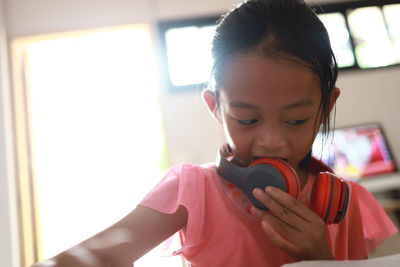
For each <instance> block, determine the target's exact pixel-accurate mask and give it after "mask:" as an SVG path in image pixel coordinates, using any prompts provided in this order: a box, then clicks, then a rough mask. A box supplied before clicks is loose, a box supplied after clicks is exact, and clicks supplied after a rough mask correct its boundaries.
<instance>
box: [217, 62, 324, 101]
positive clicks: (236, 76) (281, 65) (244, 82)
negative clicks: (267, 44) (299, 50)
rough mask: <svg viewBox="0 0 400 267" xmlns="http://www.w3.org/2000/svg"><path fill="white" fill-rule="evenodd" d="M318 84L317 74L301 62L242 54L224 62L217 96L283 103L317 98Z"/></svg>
mask: <svg viewBox="0 0 400 267" xmlns="http://www.w3.org/2000/svg"><path fill="white" fill-rule="evenodd" d="M320 88H321V85H320V80H319V77H318V76H317V75H316V74H315V73H314V72H313V71H312V70H311V68H310V67H308V66H307V65H306V64H305V63H304V64H300V63H298V62H295V61H291V60H289V59H284V58H271V57H264V56H261V55H257V54H244V55H237V56H235V57H234V58H233V59H232V60H231V62H230V64H229V65H228V67H227V69H226V75H225V78H224V81H223V83H222V92H221V97H223V98H225V99H226V100H228V101H237V100H240V101H243V102H250V103H252V104H259V105H264V104H265V103H264V102H268V104H271V103H276V104H282V105H283V104H290V103H291V102H295V101H299V100H305V99H312V100H315V101H318V100H319V99H320V96H321V89H320ZM272 100H273V101H272Z"/></svg>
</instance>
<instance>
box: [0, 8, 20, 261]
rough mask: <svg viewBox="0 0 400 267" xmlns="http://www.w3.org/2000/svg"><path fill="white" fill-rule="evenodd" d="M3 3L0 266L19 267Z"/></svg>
mask: <svg viewBox="0 0 400 267" xmlns="http://www.w3.org/2000/svg"><path fill="white" fill-rule="evenodd" d="M3 11H4V10H3V1H2V0H0V148H1V149H0V266H10V267H13V266H19V257H18V234H17V217H16V212H17V209H16V201H15V200H16V196H15V188H14V185H15V184H14V181H15V179H13V178H14V175H13V166H12V163H11V162H12V160H13V154H12V138H11V137H12V136H11V120H10V101H9V99H10V91H9V79H8V75H9V74H8V71H7V70H8V61H7V57H8V55H7V49H8V45H7V40H6V34H5V29H4V21H3V18H4V15H3V14H4V13H3Z"/></svg>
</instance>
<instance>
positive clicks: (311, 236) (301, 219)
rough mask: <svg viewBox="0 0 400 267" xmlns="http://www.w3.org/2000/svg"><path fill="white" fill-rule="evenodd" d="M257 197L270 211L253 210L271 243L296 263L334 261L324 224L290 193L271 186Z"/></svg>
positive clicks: (255, 191) (258, 192) (255, 194)
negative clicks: (297, 261)
mask: <svg viewBox="0 0 400 267" xmlns="http://www.w3.org/2000/svg"><path fill="white" fill-rule="evenodd" d="M253 194H254V196H255V197H256V198H257V199H258V200H259V201H261V202H262V203H263V204H264V205H265V206H267V207H268V208H269V209H270V210H269V211H263V210H260V209H257V208H256V207H252V209H251V213H252V214H253V215H255V216H257V217H259V218H260V219H261V226H262V228H263V230H264V231H265V233H266V234H267V236H268V237H269V239H270V240H271V242H272V243H273V244H274V245H275V246H277V247H278V248H280V249H282V250H283V251H285V252H286V253H287V254H289V255H290V256H292V257H293V258H294V259H295V260H333V259H334V257H333V255H332V253H331V252H330V250H329V246H328V241H327V236H326V226H325V223H324V221H323V220H322V219H321V218H320V217H319V216H318V215H317V214H315V213H314V212H313V211H311V210H310V209H309V208H307V207H306V206H305V205H304V204H303V203H301V202H300V201H299V200H297V199H295V198H294V197H292V196H291V195H289V194H288V193H286V192H284V191H282V190H280V189H278V188H274V187H272V186H268V187H267V188H266V190H265V191H263V190H261V189H259V188H256V189H254V191H253Z"/></svg>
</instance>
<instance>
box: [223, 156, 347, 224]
mask: <svg viewBox="0 0 400 267" xmlns="http://www.w3.org/2000/svg"><path fill="white" fill-rule="evenodd" d="M216 163H217V172H218V174H219V175H221V176H222V177H223V178H225V179H226V180H228V181H229V182H231V183H233V184H234V185H236V186H238V187H239V188H240V189H241V190H242V191H243V193H245V194H246V196H247V197H248V198H249V200H250V201H251V202H252V203H253V204H254V205H255V206H256V207H257V208H260V209H263V210H267V209H268V208H267V207H266V206H265V205H264V204H262V203H261V202H260V201H258V200H257V199H256V198H255V197H254V196H253V190H254V189H255V188H261V189H262V190H264V189H265V187H267V186H274V187H277V188H279V189H281V190H283V191H285V192H287V193H289V194H290V195H291V196H293V197H295V198H297V199H299V197H300V179H299V177H298V176H297V174H296V172H295V170H294V169H293V168H292V167H291V166H290V165H289V164H288V163H287V162H285V161H283V160H280V159H269V158H264V159H258V160H256V161H254V162H253V163H252V164H250V166H248V167H239V166H237V165H235V164H234V163H232V162H230V161H228V160H227V159H225V158H224V157H223V156H221V153H220V152H218V154H217V162H216ZM349 195H350V193H349V186H348V184H347V183H346V182H345V181H344V180H342V179H339V178H338V177H336V176H335V175H334V174H332V173H330V172H320V173H319V174H318V175H317V178H316V179H315V182H314V185H313V189H312V193H311V209H312V210H313V211H314V212H315V213H316V214H318V215H319V216H320V217H321V218H322V219H323V220H324V221H325V223H326V224H331V223H338V222H340V221H341V220H342V219H343V218H344V217H345V215H346V212H347V206H348V202H349Z"/></svg>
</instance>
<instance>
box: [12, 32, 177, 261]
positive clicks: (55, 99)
mask: <svg viewBox="0 0 400 267" xmlns="http://www.w3.org/2000/svg"><path fill="white" fill-rule="evenodd" d="M13 62H14V73H15V74H16V75H15V77H14V81H15V89H16V90H15V91H16V92H15V102H16V110H15V114H16V119H17V120H16V128H17V135H18V139H17V140H18V141H17V144H18V149H17V150H18V151H17V153H18V157H19V158H18V162H19V164H20V166H19V178H20V189H21V191H20V192H21V194H20V197H21V203H22V206H21V209H22V214H21V216H22V226H23V238H24V239H23V243H24V246H23V248H24V252H25V253H24V255H25V259H24V260H23V263H24V266H29V265H30V264H31V263H32V262H33V261H37V260H43V259H45V258H48V257H51V256H53V255H55V254H57V253H59V252H61V251H63V250H65V249H67V248H69V247H71V246H73V245H75V244H76V243H78V242H80V241H82V240H84V239H86V238H88V237H90V236H91V235H93V234H95V233H97V232H98V231H101V230H102V229H104V228H106V227H107V226H109V225H111V224H113V223H114V222H116V221H117V220H119V219H120V218H122V217H123V216H124V215H126V214H127V213H128V212H130V211H131V210H132V209H134V208H135V206H136V204H137V203H138V202H139V201H140V200H141V198H143V197H144V195H145V194H146V193H147V192H148V191H149V190H150V189H151V188H152V187H153V186H154V185H155V184H156V183H157V182H158V181H159V179H160V178H161V175H162V172H163V171H164V170H165V168H166V167H167V158H166V151H165V143H164V133H163V127H162V117H161V111H160V107H159V104H158V102H159V99H158V92H157V88H156V82H155V81H156V80H157V77H156V74H155V66H154V60H153V51H152V43H151V39H150V31H149V28H148V26H146V25H134V26H124V27H116V28H110V29H100V30H88V31H81V32H73V33H65V34H54V35H48V36H39V37H33V38H26V39H21V40H17V41H16V42H14V44H13ZM169 261H173V262H174V263H171V262H170V263H169ZM177 262H178V265H177V264H176V263H177ZM168 264H170V265H168ZM156 265H162V266H179V265H181V260H180V259H179V258H174V259H162V261H161V262H160V263H158V262H157V257H156V256H155V255H154V254H150V256H148V257H144V258H143V260H139V262H138V263H136V264H135V266H139V267H140V266H156Z"/></svg>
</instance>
